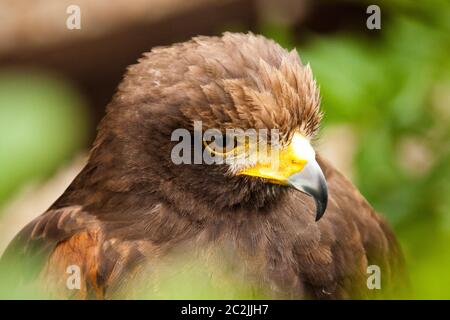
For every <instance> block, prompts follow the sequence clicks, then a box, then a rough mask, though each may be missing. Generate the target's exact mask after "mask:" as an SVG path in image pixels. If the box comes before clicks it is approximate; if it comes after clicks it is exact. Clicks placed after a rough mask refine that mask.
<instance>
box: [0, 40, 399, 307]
mask: <svg viewBox="0 0 450 320" xmlns="http://www.w3.org/2000/svg"><path fill="white" fill-rule="evenodd" d="M321 118H322V114H321V111H320V95H319V90H318V87H317V85H316V83H315V80H314V78H313V75H312V71H311V68H310V66H309V65H304V64H303V63H302V62H301V60H300V58H299V56H298V54H297V52H296V51H295V50H292V51H291V52H289V51H287V50H285V49H283V48H282V47H281V46H279V45H278V44H277V43H275V42H274V41H272V40H269V39H267V38H265V37H263V36H258V35H254V34H251V33H248V34H238V33H225V34H223V35H222V36H219V37H205V36H199V37H195V38H193V39H192V40H190V41H187V42H184V43H178V44H174V45H171V46H167V47H157V48H154V49H153V50H152V51H151V52H148V53H145V54H144V55H143V57H142V58H140V59H139V61H138V63H137V64H135V65H132V66H130V67H129V68H128V70H127V72H126V74H125V76H124V78H123V81H122V82H121V83H120V85H119V87H118V90H117V93H116V94H115V95H114V97H113V99H112V101H111V102H110V104H109V105H108V106H107V112H106V115H105V117H104V118H103V120H102V121H101V123H100V125H99V128H98V135H97V137H96V140H95V142H94V145H93V147H92V150H91V152H90V155H89V159H88V162H87V164H86V166H85V167H84V168H83V170H82V171H81V172H80V173H79V175H78V176H77V177H76V178H75V179H74V181H73V182H72V183H71V184H70V186H69V187H68V188H67V190H66V191H65V192H64V193H63V195H62V196H61V197H60V198H59V199H58V200H56V202H55V203H54V204H53V205H52V206H51V207H50V208H49V209H48V210H47V211H46V212H45V213H44V214H42V215H41V216H39V217H37V218H36V219H35V220H33V221H32V222H30V223H29V224H28V225H27V226H26V227H25V228H24V229H23V230H22V231H21V232H20V233H19V234H18V235H17V236H16V237H15V239H14V240H13V241H12V242H11V244H10V245H9V247H8V248H7V250H6V251H5V253H4V255H3V257H2V262H1V264H2V265H3V266H7V267H9V270H15V271H17V270H21V271H20V272H14V273H20V275H19V276H20V277H21V281H22V283H23V282H27V281H39V282H41V283H44V284H45V285H46V288H47V289H46V290H49V291H50V292H52V293H54V294H55V296H57V297H69V298H85V299H90V298H94V299H111V298H123V297H125V298H127V297H131V296H133V293H135V292H136V291H138V290H137V289H136V288H137V287H136V286H137V285H139V284H145V285H146V287H147V288H150V289H152V290H155V292H156V291H157V290H158V284H157V283H158V275H159V274H161V272H164V270H165V269H166V268H170V265H171V263H173V264H174V265H176V268H180V269H183V268H184V267H185V265H184V264H183V263H182V262H181V263H175V262H174V261H176V260H177V258H176V257H178V256H188V257H189V258H190V259H194V260H196V259H197V260H198V261H201V264H202V266H204V268H205V269H206V270H209V271H210V274H211V278H212V279H214V278H215V277H217V278H227V277H229V278H233V280H236V281H238V282H239V283H245V284H246V285H248V286H249V288H252V289H254V290H255V292H262V293H263V294H264V296H266V297H269V298H289V299H351V298H370V297H373V296H377V294H378V293H379V292H387V291H391V289H394V288H395V287H396V286H397V283H398V280H397V278H399V277H400V276H401V274H402V255H401V252H400V250H399V247H398V245H397V241H396V239H395V236H394V235H393V233H392V231H391V230H390V228H389V227H388V225H387V223H386V222H385V221H384V220H383V218H382V217H380V216H379V215H378V214H377V213H376V212H375V211H374V210H373V209H372V207H371V206H370V205H369V203H368V202H367V201H366V200H365V199H364V197H363V196H362V195H361V194H360V193H359V192H358V190H357V189H356V188H355V187H354V186H353V185H352V183H351V182H349V180H347V179H346V178H345V177H344V176H343V175H342V174H341V173H340V172H339V171H338V170H337V169H336V168H334V166H333V159H328V160H325V159H323V158H322V157H321V156H320V155H319V154H317V153H316V152H315V150H314V148H313V145H314V141H315V138H316V134H317V131H318V129H319V125H320V121H321ZM195 121H198V122H200V121H201V124H202V126H203V129H204V130H207V129H217V130H219V131H220V132H224V131H226V130H227V129H238V128H240V129H242V130H248V129H254V130H263V129H268V130H273V129H276V130H277V132H279V141H278V144H277V146H275V148H276V150H277V151H278V152H277V153H275V152H274V154H277V156H278V159H279V163H278V166H276V167H274V166H271V165H270V163H271V159H270V157H271V154H269V155H268V156H269V159H268V161H263V160H260V159H259V158H256V159H257V160H256V161H253V162H251V163H247V162H245V161H243V162H242V163H241V164H239V163H238V164H236V163H235V164H230V163H228V162H226V161H224V162H222V163H220V162H218V163H213V164H208V163H205V162H204V161H200V163H175V162H176V161H174V160H173V158H172V154H173V150H174V147H175V146H176V145H177V143H178V142H179V141H175V140H174V139H173V136H172V135H173V132H174V131H175V130H177V129H183V130H184V132H189V133H192V135H193V136H194V135H195V128H194V122H195ZM231 140H232V141H234V139H231ZM203 142H204V141H203ZM233 143H234V142H232V149H231V151H232V152H234V153H239V150H235V149H236V148H237V147H236V148H234V147H235V145H234V144H233ZM191 146H192V149H193V151H192V154H191V155H190V156H192V157H194V156H195V150H194V149H195V148H194V143H193V142H192V145H191ZM200 149H201V150H200V152H201V153H202V154H203V152H204V151H205V150H206V151H208V150H209V149H210V148H207V146H206V144H205V143H201V144H200ZM210 151H211V153H214V152H215V151H214V150H210ZM208 152H209V151H208ZM253 152H260V151H259V149H256V151H255V150H253ZM266 160H267V159H266ZM180 261H183V260H182V259H181V260H180ZM186 264H187V263H186ZM31 265H32V266H33V268H32V269H31V268H30V270H27V271H25V269H26V268H27V266H31ZM74 265H75V266H78V267H79V270H80V277H81V279H80V286H79V288H77V289H79V290H73V288H67V281H66V280H67V276H68V274H67V269H68V268H69V267H70V266H74ZM223 266H226V267H225V268H223V269H225V270H224V271H221V272H216V269H217V268H220V267H223ZM369 266H377V267H378V268H379V271H380V274H379V276H380V277H381V289H380V290H378V289H379V288H375V289H374V288H370V286H368V278H369V277H370V276H371V274H370V272H369V273H368V270H370V269H368V267H369ZM175 272H176V271H175ZM220 281H222V280H220V279H219V280H218V283H220ZM219 287H220V285H219Z"/></svg>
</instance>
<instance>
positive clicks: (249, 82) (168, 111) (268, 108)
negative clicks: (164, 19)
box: [91, 33, 327, 219]
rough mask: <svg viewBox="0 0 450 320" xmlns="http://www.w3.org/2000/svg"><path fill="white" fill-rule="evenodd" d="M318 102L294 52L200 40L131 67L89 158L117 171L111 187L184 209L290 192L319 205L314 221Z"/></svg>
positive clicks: (255, 42) (251, 40)
mask: <svg viewBox="0 0 450 320" xmlns="http://www.w3.org/2000/svg"><path fill="white" fill-rule="evenodd" d="M319 104H320V98H319V90H318V88H317V86H316V83H315V81H314V79H313V76H312V72H311V69H310V67H309V65H307V66H304V65H303V64H302V63H301V61H300V59H299V57H298V54H297V52H296V51H295V50H293V51H291V52H288V51H286V50H285V49H283V48H281V47H280V46H279V45H278V44H276V43H275V42H273V41H271V40H268V39H266V38H264V37H262V36H255V35H253V34H232V33H226V34H224V35H223V36H222V37H197V38H194V39H193V40H191V41H188V42H185V43H180V44H175V45H172V46H170V47H161V48H155V49H153V50H152V51H151V52H149V53H146V54H145V55H144V57H143V58H141V59H140V60H139V63H138V64H136V65H133V66H131V67H130V68H129V69H128V72H127V74H126V75H125V77H124V80H123V82H122V83H121V84H120V86H119V90H118V93H117V94H116V96H115V97H114V99H113V101H112V102H111V104H110V106H109V107H108V113H107V116H106V117H105V120H104V121H103V122H102V125H101V127H100V132H99V137H98V139H97V142H96V147H95V148H94V150H93V153H92V156H91V161H94V162H95V161H97V162H102V166H104V167H108V165H109V166H110V167H111V166H112V167H113V169H114V174H110V177H109V178H108V179H109V181H110V182H111V186H112V187H114V188H117V189H121V188H122V189H127V188H128V189H130V188H137V186H140V187H141V188H143V192H144V190H152V191H151V192H153V193H157V194H158V196H159V197H163V198H165V199H166V200H167V201H168V202H169V203H172V204H173V205H174V206H177V207H178V208H179V209H180V210H181V211H183V210H186V211H192V210H200V211H201V208H204V207H208V208H209V209H211V210H221V211H226V210H227V209H229V208H233V209H239V208H246V209H248V208H255V209H258V210H261V209H262V208H264V207H267V206H268V205H270V203H272V202H274V201H276V199H279V198H280V197H282V196H283V193H285V192H286V191H287V190H288V188H286V187H293V188H294V189H297V190H300V191H302V192H304V193H306V194H309V195H311V196H312V197H313V198H314V199H315V201H316V207H317V212H316V219H319V218H320V217H321V216H322V214H323V213H324V211H325V208H326V204H327V186H326V182H325V178H324V175H323V174H322V171H321V169H320V167H319V165H318V164H317V162H316V159H315V152H314V150H313V148H312V147H311V144H310V141H311V139H312V138H313V137H314V135H315V133H316V131H317V129H318V126H319V123H320V120H321V113H320V110H319ZM186 135H187V136H188V138H187V137H186ZM186 139H187V140H186ZM263 150H264V153H263V152H262V151H263ZM174 156H175V158H176V157H178V158H176V159H174ZM211 160H213V161H211ZM186 208H190V209H188V210H187V209H186Z"/></svg>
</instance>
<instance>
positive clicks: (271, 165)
mask: <svg viewBox="0 0 450 320" xmlns="http://www.w3.org/2000/svg"><path fill="white" fill-rule="evenodd" d="M315 156H316V154H315V152H314V149H313V148H312V147H311V144H310V143H309V141H308V140H307V139H306V138H305V137H304V136H303V135H301V134H300V133H296V134H294V136H293V138H292V141H291V143H290V144H289V145H288V146H287V147H286V148H284V149H282V150H281V151H280V152H278V153H276V154H271V155H270V157H269V158H268V159H266V161H258V162H257V163H256V165H254V166H252V167H249V168H246V169H243V170H241V171H240V172H239V173H238V174H239V175H247V176H253V177H260V178H264V179H267V180H269V181H270V182H272V183H277V184H281V185H286V186H290V187H293V188H295V189H297V190H299V191H301V192H304V193H306V194H308V195H310V196H311V197H313V198H314V201H315V202H316V221H318V220H319V219H320V218H321V217H322V216H323V214H324V213H325V209H326V208H327V202H328V188H327V182H326V180H325V176H324V175H323V172H322V170H321V169H320V166H319V164H318V163H317V161H316V159H315ZM275 157H277V158H275ZM258 159H260V158H258Z"/></svg>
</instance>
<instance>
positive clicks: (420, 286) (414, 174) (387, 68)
mask: <svg viewBox="0 0 450 320" xmlns="http://www.w3.org/2000/svg"><path fill="white" fill-rule="evenodd" d="M50 2H51V1H49V3H50ZM284 2H286V1H282V3H284ZM304 2H305V3H309V1H304ZM252 3H253V4H254V3H255V2H254V1H252ZM256 3H259V2H258V1H256ZM319 3H320V5H317V4H311V3H309V5H310V7H311V6H312V7H313V8H315V9H314V10H309V11H307V13H306V19H305V17H303V19H304V21H306V22H305V23H303V24H302V23H297V22H295V21H297V20H295V21H294V22H292V21H289V22H286V21H283V20H282V19H281V20H280V19H277V18H276V17H272V18H271V17H270V15H267V14H262V15H258V18H257V19H254V18H252V17H253V16H252V15H250V20H251V22H250V23H248V24H247V22H248V21H247V20H248V19H247V18H246V16H244V17H242V18H236V19H230V21H228V20H226V21H220V24H221V25H219V26H217V25H213V26H206V27H204V28H206V29H205V30H203V29H200V30H197V29H195V28H193V27H192V28H193V30H192V33H203V34H207V33H218V32H219V31H220V30H239V31H240V30H247V29H248V28H251V29H252V30H253V31H254V32H257V33H262V34H265V35H266V36H268V37H271V38H273V39H275V40H276V41H278V42H279V43H280V44H282V45H283V46H284V47H287V48H294V47H296V48H297V50H298V52H299V54H300V56H301V58H302V61H303V62H305V63H306V62H309V63H310V64H311V67H312V69H313V73H314V74H315V77H316V79H317V81H318V83H319V85H320V88H321V93H322V108H323V110H324V111H325V118H324V123H323V126H322V127H323V132H322V137H321V140H320V141H319V146H318V147H319V148H320V147H321V144H322V143H323V144H324V145H323V146H322V147H323V148H324V149H325V150H324V152H325V151H326V155H327V156H328V157H330V156H332V157H336V158H339V157H341V158H342V157H343V155H340V154H339V152H345V150H350V151H349V152H347V155H344V156H345V157H344V158H343V159H344V160H345V162H346V164H345V168H342V169H343V170H344V172H345V173H346V174H348V175H349V176H350V177H351V179H352V180H353V181H354V183H355V184H356V185H357V186H358V187H359V188H360V190H361V193H362V194H363V195H364V196H365V197H366V198H367V199H368V200H369V202H370V203H371V204H372V205H373V207H374V208H375V209H376V210H377V211H379V212H380V213H382V214H383V215H384V216H386V217H387V219H388V220H389V221H390V223H391V225H392V226H393V228H394V229H395V232H396V234H397V236H398V238H399V240H400V243H401V245H402V248H403V250H404V253H405V256H406V261H407V265H408V272H409V276H410V279H411V291H410V293H409V295H408V296H405V297H399V298H417V299H450V249H449V243H450V242H449V241H450V129H449V128H450V1H446V0H434V1H422V2H419V1H406V0H391V1H335V2H332V3H331V2H328V1H319ZM373 3H376V4H378V5H379V6H380V8H381V17H382V22H381V30H372V31H371V30H367V28H366V26H365V19H366V18H367V16H368V15H367V14H366V13H365V10H364V9H365V8H366V7H367V6H368V5H369V4H373ZM280 5H281V4H280ZM330 8H331V10H330ZM333 8H337V9H339V8H343V9H342V10H337V11H333ZM346 8H350V9H351V10H350V11H345V9H346ZM322 9H323V10H324V12H325V11H326V12H328V14H329V13H330V11H331V12H336V15H339V14H340V13H341V12H344V13H345V12H347V13H348V19H346V16H345V14H344V18H343V20H342V19H340V20H339V21H340V22H342V21H344V26H342V24H341V23H338V24H334V25H333V24H332V25H331V26H327V25H326V23H325V22H326V19H331V20H333V19H334V20H336V19H337V18H338V17H330V16H326V15H325V17H324V18H323V19H325V20H323V21H318V20H317V19H319V20H320V18H317V17H321V15H320V13H321V10H322ZM294 18H295V17H294ZM298 19H300V18H298ZM324 21H325V22H324ZM185 27H186V26H185ZM119 29H120V28H119ZM183 37H184V35H183V36H176V37H175V39H178V38H180V39H178V40H185V39H184V38H183ZM172 39H173V37H167V38H163V39H159V38H158V39H157V40H155V43H159V42H161V43H165V42H169V43H170V42H171V41H172ZM0 40H1V38H0ZM80 43H82V42H80ZM80 45H82V44H80ZM141 45H142V44H141ZM74 46H75V47H76V46H77V44H75V45H74ZM88 46H89V44H88ZM50 48H51V46H50ZM148 49H149V47H148V48H147V50H148ZM49 50H56V49H49ZM135 51H136V52H140V51H144V50H141V49H140V48H137V49H136V50H135ZM0 52H1V50H0ZM117 54H120V52H119V51H118V53H117ZM133 54H134V53H133ZM111 55H114V52H112V53H111ZM131 56H133V55H132V54H131ZM133 57H134V56H133ZM125 60H126V59H125ZM125 60H124V63H123V64H124V65H126V64H129V63H131V62H133V61H126V63H125ZM5 61H7V60H5ZM18 61H19V62H20V61H21V60H20V59H19V60H18ZM44 61H45V60H44ZM80 61H81V62H80V63H83V61H82V60H80ZM0 62H1V60H0ZM3 62H4V61H3ZM38 62H39V60H38ZM71 63H73V61H72V62H71ZM17 64H19V68H18V67H17ZM36 64H37V66H38V67H42V66H40V65H39V63H35V64H33V68H29V67H27V66H23V65H22V64H21V63H15V66H11V65H10V64H8V63H5V62H4V63H3V67H2V64H1V63H0V67H1V68H0V226H1V228H2V230H5V229H10V228H12V226H11V224H10V223H11V219H10V218H8V219H7V218H6V217H7V215H8V214H9V215H10V214H11V213H10V211H11V209H10V208H11V206H10V202H11V201H12V202H17V201H27V199H26V198H25V199H21V198H20V197H19V200H17V194H18V193H20V191H21V190H23V188H24V187H26V186H27V185H29V184H30V182H33V183H37V184H39V183H44V182H45V181H47V180H48V179H51V178H52V177H53V176H54V174H55V172H57V170H59V169H60V168H61V166H62V165H65V164H67V163H69V162H70V160H71V159H73V158H74V157H75V156H76V155H77V154H79V153H83V152H84V151H85V150H87V149H88V147H89V143H90V141H91V140H92V137H93V134H94V125H93V124H95V123H96V122H97V121H98V118H99V117H100V116H101V111H100V113H99V112H97V111H95V112H92V110H98V109H101V110H103V108H104V106H105V104H104V102H105V101H102V99H96V98H92V97H90V96H89V95H90V94H91V93H92V92H97V91H102V90H103V91H102V92H105V96H109V97H111V96H112V93H113V91H111V90H109V91H108V90H104V88H102V87H101V85H100V84H98V87H96V86H95V84H94V85H92V84H89V85H88V86H86V87H88V88H89V89H90V90H86V87H83V83H84V82H83V81H84V80H83V79H84V78H83V77H82V76H79V75H78V74H77V73H74V72H72V71H71V70H69V71H68V72H67V73H65V72H64V71H65V69H62V70H63V71H62V72H56V73H55V72H54V70H52V69H51V68H48V64H45V63H44V66H43V67H42V68H41V69H39V68H37V69H36V68H35V65H36ZM104 68H108V65H105V66H104ZM58 71H61V70H58ZM122 72H123V69H122V68H121V69H120V70H118V71H117V72H116V73H117V74H121V73H122ZM72 78H73V79H72ZM80 79H81V80H80ZM118 80H119V78H117V79H114V81H116V82H117V81H118ZM105 81H106V80H105ZM78 82H80V83H81V85H80V84H79V83H78ZM115 84H116V83H115ZM92 86H93V87H92ZM80 87H81V89H80ZM92 88H93V89H92ZM96 108H97V109H96ZM336 132H337V133H339V132H341V133H342V132H344V133H345V134H340V135H339V134H336V135H334V134H333V133H336ZM333 137H334V138H333ZM328 138H329V139H332V138H333V139H334V140H332V141H333V142H332V146H331V151H329V149H330V148H328V147H327V139H328ZM339 139H340V140H341V141H339ZM328 144H329V143H328ZM350 144H351V148H348V145H350ZM333 145H334V149H333ZM339 145H341V146H347V148H342V150H344V151H342V150H340V149H341V148H338V147H336V146H339ZM62 191H63V189H61V190H59V189H58V190H57V191H55V192H56V194H57V193H58V192H62ZM52 196H53V193H52ZM50 200H51V199H50ZM50 200H49V201H50ZM53 200H54V199H53ZM50 203H51V202H50ZM50 203H48V204H50ZM8 208H9V209H8ZM2 211H3V212H4V213H1V212H2ZM5 212H6V213H5ZM39 213H40V212H30V213H29V214H30V217H33V216H35V215H37V214H39ZM2 219H3V221H2ZM5 219H6V220H5ZM30 219H31V218H30ZM30 219H28V220H30ZM13 221H14V220H13ZM26 221H27V220H24V221H23V220H20V223H22V224H23V223H24V222H26ZM20 223H19V222H17V224H18V226H17V227H16V228H15V229H16V230H18V229H20V226H21V225H20ZM7 224H8V225H7ZM5 241H6V240H5ZM1 249H3V248H1ZM169 296H170V295H169ZM244 296H245V295H244ZM199 297H203V298H205V297H207V296H203V295H200V296H199ZM213 297H216V295H213ZM240 297H241V296H240Z"/></svg>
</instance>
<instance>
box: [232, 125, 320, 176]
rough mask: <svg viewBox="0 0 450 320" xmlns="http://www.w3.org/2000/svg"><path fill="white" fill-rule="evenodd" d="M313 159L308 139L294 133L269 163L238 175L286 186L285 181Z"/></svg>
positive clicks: (258, 164) (266, 162)
mask: <svg viewBox="0 0 450 320" xmlns="http://www.w3.org/2000/svg"><path fill="white" fill-rule="evenodd" d="M313 159H315V152H314V149H313V148H312V147H311V144H310V142H309V140H308V139H306V138H305V137H304V136H303V135H302V134H300V133H295V134H294V136H293V138H292V141H291V143H290V144H289V145H288V146H287V147H285V148H284V149H282V150H280V151H279V153H277V154H275V155H273V157H272V159H270V160H269V161H264V163H262V162H258V163H257V164H256V165H254V166H252V167H249V168H246V169H243V170H241V171H239V172H238V175H247V176H253V177H260V178H265V179H268V180H270V181H271V182H273V183H277V184H287V179H288V178H289V177H290V176H291V175H293V174H295V173H297V172H300V171H301V170H302V169H303V168H304V167H305V165H306V163H307V162H308V161H310V160H313Z"/></svg>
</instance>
